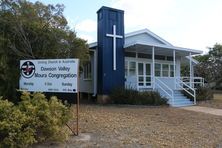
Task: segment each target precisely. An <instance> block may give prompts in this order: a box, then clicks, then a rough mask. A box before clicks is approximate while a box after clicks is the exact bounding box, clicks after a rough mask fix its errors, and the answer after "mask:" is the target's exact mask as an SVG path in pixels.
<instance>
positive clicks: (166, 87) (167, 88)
mask: <svg viewBox="0 0 222 148" xmlns="http://www.w3.org/2000/svg"><path fill="white" fill-rule="evenodd" d="M160 84H161V85H160ZM156 86H158V88H160V89H161V90H162V91H163V92H165V94H167V95H168V96H169V97H170V98H171V99H172V104H173V103H174V91H173V90H172V89H171V88H170V87H169V86H167V85H166V84H165V83H164V82H163V81H161V80H160V79H159V78H157V77H155V83H154V87H155V88H156ZM163 87H164V88H163ZM167 90H168V91H169V92H170V93H169V92H167Z"/></svg>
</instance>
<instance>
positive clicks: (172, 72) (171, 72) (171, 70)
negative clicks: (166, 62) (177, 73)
mask: <svg viewBox="0 0 222 148" xmlns="http://www.w3.org/2000/svg"><path fill="white" fill-rule="evenodd" d="M170 77H174V65H170Z"/></svg>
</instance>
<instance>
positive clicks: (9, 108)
mask: <svg viewBox="0 0 222 148" xmlns="http://www.w3.org/2000/svg"><path fill="white" fill-rule="evenodd" d="M21 100H22V101H21V102H19V103H18V105H14V104H13V103H11V102H9V101H7V100H2V99H1V100H0V101H1V102H0V119H1V120H0V147H1V146H2V147H15V146H16V147H27V146H28V145H31V144H33V143H36V142H43V141H46V140H56V141H63V140H65V139H66V138H67V136H68V135H67V134H68V133H67V132H63V131H64V130H63V127H64V125H65V123H67V122H68V120H69V118H70V117H71V114H70V110H69V108H68V107H67V106H65V105H64V104H62V102H61V101H60V100H58V99H57V98H56V97H51V98H50V99H49V100H47V99H46V97H45V95H43V94H41V93H34V94H30V93H23V94H22V96H21Z"/></svg>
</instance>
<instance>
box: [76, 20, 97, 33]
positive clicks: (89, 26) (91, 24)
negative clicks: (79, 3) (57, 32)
mask: <svg viewBox="0 0 222 148" xmlns="http://www.w3.org/2000/svg"><path fill="white" fill-rule="evenodd" d="M96 26H97V22H96V21H94V20H91V19H86V20H83V21H81V22H80V23H78V24H77V25H76V27H75V29H76V30H77V31H83V32H95V31H96Z"/></svg>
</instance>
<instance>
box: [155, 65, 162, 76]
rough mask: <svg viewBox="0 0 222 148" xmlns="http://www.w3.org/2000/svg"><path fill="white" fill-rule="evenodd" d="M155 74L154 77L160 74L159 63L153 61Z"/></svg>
mask: <svg viewBox="0 0 222 148" xmlns="http://www.w3.org/2000/svg"><path fill="white" fill-rule="evenodd" d="M155 76H156V77H160V76H161V64H157V63H155Z"/></svg>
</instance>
